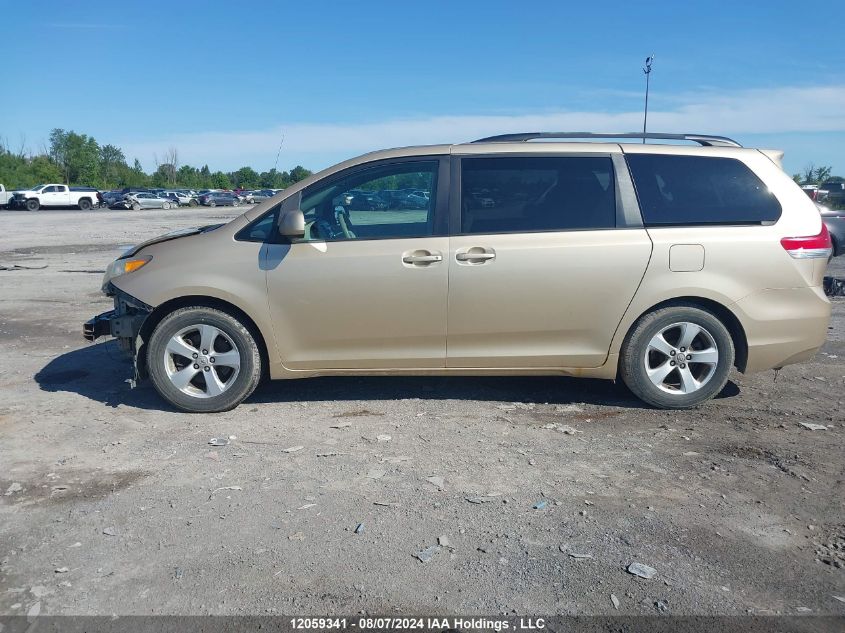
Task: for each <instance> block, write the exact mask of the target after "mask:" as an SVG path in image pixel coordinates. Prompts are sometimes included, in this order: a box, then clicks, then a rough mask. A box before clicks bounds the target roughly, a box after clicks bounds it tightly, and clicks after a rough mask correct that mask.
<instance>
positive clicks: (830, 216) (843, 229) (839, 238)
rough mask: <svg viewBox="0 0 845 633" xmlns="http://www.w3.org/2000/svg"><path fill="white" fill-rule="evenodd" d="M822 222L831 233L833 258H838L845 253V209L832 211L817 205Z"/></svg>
mask: <svg viewBox="0 0 845 633" xmlns="http://www.w3.org/2000/svg"><path fill="white" fill-rule="evenodd" d="M816 207H818V209H819V213H820V214H821V216H822V222H824V225H825V226H826V227H827V230H828V232H829V233H830V241H831V242H832V247H831V248H832V253H831V257H838V256H839V255H842V254H843V253H845V209H831V208H830V207H827V206H825V205H823V204H819V203H816Z"/></svg>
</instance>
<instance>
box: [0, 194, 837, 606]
mask: <svg viewBox="0 0 845 633" xmlns="http://www.w3.org/2000/svg"><path fill="white" fill-rule="evenodd" d="M232 213H234V211H233V210H231V209H229V210H223V209H212V210H202V209H199V210H177V211H149V212H142V213H132V212H113V211H95V212H90V213H81V212H70V211H66V212H39V213H26V212H2V213H0V235H2V237H0V264H6V265H9V264H19V265H23V266H46V267H45V268H40V269H18V270H6V271H0V288H2V292H1V293H0V359H2V360H0V438H2V440H1V441H0V539H1V540H0V613H2V614H23V613H27V612H35V610H40V613H41V614H112V613H116V614H206V613H214V614H242V613H250V614H259V613H261V614H263V613H286V614H292V613H299V614H306V613H313V614H319V613H331V612H334V613H346V614H354V613H357V612H359V611H365V612H368V613H373V612H376V613H416V614H419V613H455V612H460V613H479V614H480V613H484V614H497V613H504V614H512V613H515V614H539V613H543V614H552V613H563V614H573V613H577V614H608V613H628V614H655V613H670V614H728V615H731V614H743V615H744V614H746V613H783V614H802V613H811V614H845V569H843V565H845V508H843V500H845V494H843V493H845V472H843V463H845V462H843V456H845V410H843V407H842V404H843V399H845V389H843V385H845V300H843V299H835V300H834V311H833V314H834V317H833V321H832V323H831V329H830V333H829V338H828V342H827V344H826V345H825V347H824V349H823V350H822V353H820V354H819V355H818V356H817V357H816V358H815V359H814V360H813V361H812V362H811V363H807V364H804V365H799V366H792V367H787V368H786V369H784V370H783V371H781V372H780V374H779V375H778V376H777V377H776V376H775V373H774V372H766V373H763V374H757V375H753V376H741V375H734V376H733V380H732V382H731V383H729V384H728V387H727V388H726V389H725V391H724V392H723V394H722V396H721V397H720V398H719V399H718V400H716V401H714V402H711V403H710V404H708V405H707V406H705V407H703V408H701V409H700V410H697V411H691V412H666V411H655V410H650V409H647V408H644V407H643V406H641V404H640V403H639V402H638V401H637V400H635V399H634V398H633V397H632V396H631V395H630V394H629V393H628V392H627V391H626V390H625V389H624V388H623V387H621V386H616V385H613V384H611V383H609V382H599V381H579V380H575V379H565V378H524V379H512V378H507V379H505V378H451V379H442V378H414V379H411V378H363V379H359V378H350V379H314V380H310V381H296V382H277V383H273V384H269V385H264V386H263V387H261V388H260V389H259V390H258V392H257V393H256V394H255V395H254V396H253V397H252V398H251V399H250V400H249V401H248V402H247V403H246V404H244V405H242V406H241V407H239V408H238V409H236V410H235V411H232V412H229V413H225V414H214V415H186V414H181V413H177V412H175V411H173V410H171V409H169V408H168V407H167V406H165V405H164V404H163V402H162V401H161V400H160V399H159V398H158V397H157V395H156V394H155V392H154V391H153V389H152V388H151V387H150V386H149V385H148V384H144V385H141V386H139V387H138V388H137V389H134V390H132V389H130V388H129V386H128V384H126V383H125V382H124V379H125V378H128V377H129V375H130V366H129V363H128V362H127V361H125V360H123V358H122V357H121V356H120V355H119V354H118V351H117V350H116V349H115V347H114V344H113V343H107V344H97V345H91V344H87V343H86V342H85V341H84V340H82V338H81V335H80V329H81V324H82V322H83V321H84V320H86V319H87V318H89V317H90V316H92V315H94V314H96V313H98V312H102V311H104V310H107V309H109V308H110V301H109V300H107V299H106V298H104V297H103V296H101V295H100V294H99V285H100V278H101V273H102V270H103V269H104V268H105V266H106V265H107V263H108V262H109V261H110V260H111V259H113V258H114V257H115V256H117V255H118V254H119V253H120V251H121V249H122V247H123V246H124V245H128V244H131V243H133V242H137V241H139V240H142V239H144V238H147V237H150V236H153V235H155V234H159V233H162V232H164V231H166V230H170V229H174V228H179V227H183V226H191V225H195V224H201V223H209V222H213V221H215V219H216V218H220V217H224V216H227V214H232ZM840 259H845V258H840ZM834 267H835V268H836V269H837V270H838V274H839V275H840V276H845V275H843V271H845V266H843V263H840V262H836V263H835V264H834ZM802 422H812V423H816V424H823V425H826V426H827V428H826V429H825V430H815V431H813V430H808V429H807V428H804V427H802V426H800V423H802ZM219 436H224V437H228V436H233V438H232V439H231V441H230V443H229V445H228V446H224V447H220V448H215V447H212V446H209V444H208V442H209V439H210V438H212V437H219ZM359 525H361V526H363V527H362V528H359V529H358V531H357V532H356V527H357V526H359ZM358 532H360V533H358ZM438 539H440V547H439V548H432V549H430V550H429V552H428V553H429V554H430V555H431V560H430V561H429V562H427V563H424V562H421V561H420V560H419V559H417V558H415V557H414V555H415V554H417V553H420V552H423V551H424V550H426V548H430V547H431V546H434V545H437V544H438ZM423 558H425V555H423ZM633 562H639V563H642V564H644V565H648V566H650V567H653V568H654V569H655V570H656V573H655V575H654V577H653V578H651V579H644V578H640V577H637V576H634V575H632V574H630V573H628V572H627V571H626V567H627V566H628V565H629V564H630V563H633ZM836 596H838V598H837V597H836ZM614 601H618V611H617V610H616V609H615V607H614Z"/></svg>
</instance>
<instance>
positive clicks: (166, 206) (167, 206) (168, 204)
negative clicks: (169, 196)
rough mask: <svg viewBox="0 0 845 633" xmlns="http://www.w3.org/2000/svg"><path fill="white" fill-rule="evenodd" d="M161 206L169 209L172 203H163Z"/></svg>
mask: <svg viewBox="0 0 845 633" xmlns="http://www.w3.org/2000/svg"><path fill="white" fill-rule="evenodd" d="M161 208H162V209H164V210H165V211H167V210H168V209H169V208H170V203H169V202H164V203H162V205H161Z"/></svg>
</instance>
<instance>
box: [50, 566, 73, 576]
mask: <svg viewBox="0 0 845 633" xmlns="http://www.w3.org/2000/svg"><path fill="white" fill-rule="evenodd" d="M53 571H54V572H55V573H57V574H66V573H68V572H69V571H70V569H68V568H67V567H56V569H54V570H53Z"/></svg>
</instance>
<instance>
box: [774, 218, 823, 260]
mask: <svg viewBox="0 0 845 633" xmlns="http://www.w3.org/2000/svg"><path fill="white" fill-rule="evenodd" d="M780 243H781V246H783V247H784V249H786V252H787V253H789V254H790V255H791V256H792V257H794V258H795V259H809V258H813V257H824V258H825V259H827V258H828V257H830V255H831V253H832V252H833V244H832V243H831V241H830V233H828V231H827V227H826V226H825V225H824V223H822V230H821V232H820V233H819V234H818V235H808V236H806V237H785V238H783V239H782V240H781V241H780Z"/></svg>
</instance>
